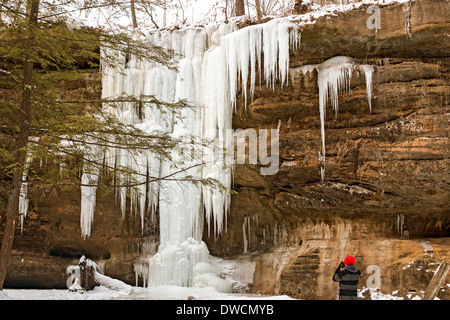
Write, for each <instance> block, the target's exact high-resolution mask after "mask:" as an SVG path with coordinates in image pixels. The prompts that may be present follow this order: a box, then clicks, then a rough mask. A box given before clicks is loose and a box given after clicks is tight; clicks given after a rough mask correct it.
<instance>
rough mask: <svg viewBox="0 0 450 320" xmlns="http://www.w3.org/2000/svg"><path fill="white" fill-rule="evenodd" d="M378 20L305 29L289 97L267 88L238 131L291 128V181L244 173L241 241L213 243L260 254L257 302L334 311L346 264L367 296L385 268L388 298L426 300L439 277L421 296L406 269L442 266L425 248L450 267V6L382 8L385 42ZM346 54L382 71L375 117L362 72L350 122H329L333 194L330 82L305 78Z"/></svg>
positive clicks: (350, 99)
mask: <svg viewBox="0 0 450 320" xmlns="http://www.w3.org/2000/svg"><path fill="white" fill-rule="evenodd" d="M366 10H367V7H363V8H360V9H358V10H353V11H350V12H346V13H338V14H337V15H336V16H332V17H322V18H320V19H319V20H318V21H317V23H316V24H314V25H312V26H310V27H306V28H305V29H304V30H303V32H302V41H301V47H300V49H298V50H296V51H294V52H292V54H291V62H290V80H291V81H290V83H289V85H288V86H287V87H284V88H282V89H281V88H279V87H278V89H276V91H275V92H273V91H272V90H270V89H267V88H266V86H265V85H262V86H261V87H259V90H257V92H256V93H255V99H254V100H253V101H252V102H250V103H249V104H248V105H247V106H246V107H245V106H243V101H242V100H241V105H240V108H239V110H238V112H237V114H236V115H235V117H234V118H233V126H234V127H235V128H243V129H246V128H255V129H261V128H277V127H279V129H280V138H279V150H280V167H279V171H278V172H277V174H275V175H271V176H260V175H259V167H257V166H250V165H245V166H244V165H237V166H236V171H235V176H234V183H235V188H236V191H237V192H238V194H237V195H234V196H233V198H232V209H231V212H232V214H231V215H230V217H229V220H228V232H227V234H226V235H225V236H224V237H223V238H222V239H221V240H219V241H216V242H215V243H213V242H211V243H208V246H209V248H210V250H211V251H212V252H213V253H215V254H218V255H230V254H231V255H233V254H238V253H241V252H243V251H244V250H245V251H247V252H248V253H252V254H251V255H250V256H251V257H252V259H253V260H254V261H256V271H255V279H254V280H255V281H254V285H253V288H252V290H253V291H254V292H258V291H260V292H264V293H268V292H278V293H286V294H289V295H292V296H294V297H297V298H304V299H334V298H336V295H337V285H336V284H333V282H332V281H331V278H332V274H333V272H334V270H335V268H336V266H337V265H338V264H339V261H341V260H343V258H345V256H346V255H354V256H356V258H357V267H359V268H360V269H361V271H362V273H363V276H362V279H361V284H360V287H361V288H362V287H367V286H368V284H367V283H366V282H367V279H369V278H370V276H371V275H372V271H371V270H372V268H371V269H369V270H368V271H367V268H368V267H369V266H371V265H375V266H378V267H379V270H380V275H381V290H382V291H383V292H392V291H394V290H397V289H400V290H401V291H402V292H401V293H402V294H405V291H407V290H412V291H415V292H418V291H420V290H425V288H426V286H427V284H428V282H429V281H430V279H431V277H430V276H425V277H423V278H421V280H420V281H419V280H418V278H417V277H416V276H414V277H413V278H414V279H415V280H417V283H415V284H413V281H412V278H411V279H409V280H408V278H409V277H410V275H407V272H409V271H408V269H403V268H404V267H405V266H406V265H408V263H409V262H412V261H414V260H416V259H425V258H427V259H425V260H427V261H428V260H429V259H428V257H429V255H430V254H431V253H430V252H427V253H426V252H425V251H424V248H423V243H424V242H423V241H426V243H429V244H430V245H431V247H433V248H434V252H433V254H434V256H433V257H434V259H435V260H436V261H442V260H443V259H448V253H447V249H448V248H449V244H450V242H449V241H448V238H446V237H448V235H449V231H450V225H449V221H450V211H449V207H448V199H449V191H448V190H449V189H448V182H449V179H448V178H449V176H448V168H449V157H448V156H449V155H448V151H449V141H448V125H449V124H448V103H449V91H448V88H449V87H448V66H449V59H448V57H449V50H448V45H447V44H446V43H445V42H446V40H445V39H446V37H447V36H446V33H447V31H448V28H449V23H448V18H446V16H448V13H449V6H448V3H445V2H442V1H415V2H414V1H413V2H411V3H407V4H403V5H393V6H387V7H382V8H381V9H380V20H381V21H380V22H381V28H380V29H378V30H376V31H375V29H372V30H371V29H369V28H368V27H367V23H366V22H367V19H368V18H369V17H370V16H371V15H370V14H369V13H367V11H366ZM340 55H344V56H348V57H352V58H355V59H359V61H360V63H364V64H370V65H372V66H373V67H374V69H375V71H374V73H373V93H372V113H370V112H369V106H368V102H367V92H366V81H365V80H366V79H365V76H364V73H362V72H360V73H359V74H358V73H357V72H356V73H354V74H353V77H352V81H351V91H350V92H349V93H344V94H341V95H340V96H339V114H338V115H337V116H335V114H334V111H333V110H332V109H331V108H328V109H327V120H326V123H325V132H326V134H325V140H326V148H327V160H326V161H327V164H326V176H325V180H324V181H323V182H322V181H321V176H320V170H319V167H320V161H319V152H320V151H321V134H320V120H319V107H318V106H319V91H318V86H317V72H314V71H313V72H310V73H307V74H304V73H303V72H302V71H301V69H302V66H304V65H309V64H318V63H322V62H323V61H325V60H326V59H328V58H331V57H334V56H340ZM303 69H304V68H303ZM275 88H277V87H276V86H275ZM272 143H275V142H274V141H272ZM405 225H406V226H405ZM403 229H406V230H407V231H408V233H409V240H406V239H405V233H404V231H402V230H403ZM406 230H405V231H406ZM406 234H407V233H406ZM430 237H432V238H435V237H437V238H438V239H429V238H430ZM441 237H442V238H441ZM424 238H428V239H426V240H424ZM400 239H402V240H400ZM282 247H283V248H284V249H281V248H282ZM270 250H274V251H273V252H272V253H267V252H268V251H270ZM261 252H264V254H261V255H258V254H257V253H261ZM436 261H434V262H435V263H436ZM430 268H431V269H430V270H434V269H435V268H436V265H433V264H431V265H430ZM433 268H434V269H433ZM405 270H406V271H405ZM423 272H424V274H426V273H425V271H423ZM369 280H371V279H369ZM399 294H400V293H399ZM443 295H444V293H443ZM447 297H448V296H447Z"/></svg>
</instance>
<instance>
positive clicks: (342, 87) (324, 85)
mask: <svg viewBox="0 0 450 320" xmlns="http://www.w3.org/2000/svg"><path fill="white" fill-rule="evenodd" d="M300 69H301V71H303V73H305V74H306V73H307V72H311V71H313V70H314V69H316V70H317V73H318V74H317V86H318V87H319V112H320V130H321V136H322V152H321V153H320V154H319V161H320V162H321V163H322V165H321V171H320V175H321V179H322V181H323V180H324V179H325V154H326V149H325V120H326V108H327V105H328V100H330V104H331V106H332V108H333V110H334V112H335V114H336V115H337V114H338V112H339V102H338V98H339V94H340V93H343V92H346V91H347V92H349V91H350V82H351V78H352V73H353V72H354V71H355V70H356V69H359V70H360V71H362V72H364V74H365V78H366V91H367V100H368V103H369V110H370V112H372V73H373V67H372V66H370V65H356V64H355V61H354V59H352V58H349V57H344V56H337V57H333V58H330V59H328V60H326V61H324V62H323V63H321V64H318V65H305V66H303V67H301V68H300Z"/></svg>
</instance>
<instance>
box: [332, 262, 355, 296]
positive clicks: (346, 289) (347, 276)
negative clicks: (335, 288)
mask: <svg viewBox="0 0 450 320" xmlns="http://www.w3.org/2000/svg"><path fill="white" fill-rule="evenodd" d="M360 277H361V271H359V270H358V269H356V267H355V266H352V265H349V266H346V267H345V268H344V269H342V270H336V272H335V273H334V275H333V281H335V282H339V300H357V293H358V282H359V278H360Z"/></svg>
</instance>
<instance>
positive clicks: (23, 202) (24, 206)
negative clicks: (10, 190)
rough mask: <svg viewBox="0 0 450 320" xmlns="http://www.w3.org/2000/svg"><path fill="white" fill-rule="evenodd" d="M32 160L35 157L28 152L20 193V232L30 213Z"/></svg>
mask: <svg viewBox="0 0 450 320" xmlns="http://www.w3.org/2000/svg"><path fill="white" fill-rule="evenodd" d="M31 161H33V157H32V155H31V154H27V157H26V162H25V167H24V171H23V174H22V185H21V186H20V195H19V216H20V232H21V233H22V232H23V221H24V219H25V218H26V217H27V213H28V205H29V199H28V182H27V181H26V180H27V179H28V171H29V169H30V164H31Z"/></svg>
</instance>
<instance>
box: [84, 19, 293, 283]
mask: <svg viewBox="0 0 450 320" xmlns="http://www.w3.org/2000/svg"><path fill="white" fill-rule="evenodd" d="M147 38H148V41H150V42H152V43H153V44H155V45H159V46H161V47H163V48H166V49H172V50H174V52H175V56H174V59H177V60H176V62H177V64H178V72H175V71H173V70H172V69H169V68H167V67H166V66H163V65H160V64H158V63H155V62H152V61H145V60H138V59H137V58H136V57H134V56H130V57H125V55H122V56H121V59H122V64H121V65H120V67H119V68H117V67H115V68H108V67H107V66H105V67H104V68H103V70H102V84H103V92H102V97H103V98H109V99H114V98H117V97H119V96H121V95H123V94H125V95H129V96H140V95H146V96H150V95H153V96H155V97H156V98H157V99H160V100H162V101H165V102H168V103H174V102H176V101H179V100H184V101H185V102H186V103H187V104H188V105H189V106H191V107H187V108H183V109H182V110H181V111H180V113H181V118H182V119H183V120H182V121H179V119H178V118H177V116H176V115H175V114H174V113H173V110H170V108H167V107H161V106H156V105H152V104H146V105H145V106H144V108H143V110H141V111H140V114H138V111H137V110H135V109H134V107H133V105H132V104H131V103H122V104H120V105H119V106H114V107H113V106H112V105H110V104H105V109H106V110H108V111H109V112H110V113H111V114H114V115H115V116H117V117H118V118H119V119H120V120H121V121H122V122H124V123H126V124H130V125H134V126H136V127H138V128H140V129H141V130H143V131H144V132H146V133H157V132H164V133H167V134H169V135H170V136H171V137H172V138H174V139H177V140H179V141H181V142H182V143H179V144H178V145H177V146H176V147H175V148H173V150H171V157H170V158H171V159H172V161H164V160H162V159H159V158H158V156H157V155H156V154H154V153H152V152H151V151H150V150H144V151H143V152H140V153H134V152H132V151H129V150H124V149H108V150H105V151H104V152H105V159H106V161H107V162H108V165H109V166H110V167H116V166H121V167H125V168H132V169H133V170H135V171H137V172H139V173H141V175H139V177H138V178H137V179H145V177H146V174H147V172H148V173H149V176H150V177H154V178H163V177H170V178H171V179H162V180H160V181H157V182H156V183H153V182H152V181H150V182H149V185H150V186H149V190H146V186H145V183H143V184H142V187H141V189H140V190H138V191H139V192H135V194H133V195H132V196H131V204H130V211H133V212H136V210H137V208H138V211H139V213H140V215H141V219H142V221H143V217H144V215H145V214H146V212H147V211H150V212H151V213H153V214H154V213H155V211H156V210H157V209H158V210H159V213H160V243H159V248H158V251H157V252H156V253H155V254H151V255H149V258H148V259H141V260H140V262H139V263H138V264H137V265H135V270H136V273H137V274H138V275H140V276H143V277H146V279H144V282H145V283H147V284H148V285H151V286H155V285H164V284H169V285H177V286H193V285H194V286H207V285H209V286H215V287H216V288H218V289H219V291H230V290H231V285H230V282H229V281H227V280H225V279H222V278H220V277H218V276H217V275H216V273H217V270H216V268H215V267H214V266H213V264H212V263H211V257H210V256H209V251H208V248H207V246H206V244H205V243H204V242H203V241H202V235H203V219H204V218H206V219H205V220H206V221H207V222H208V231H211V230H212V231H213V233H214V237H217V236H218V235H220V233H221V232H222V231H223V229H224V227H225V226H226V217H227V213H228V210H229V206H230V194H229V192H228V191H226V192H224V191H223V190H219V189H217V188H211V187H210V186H201V185H196V184H192V183H191V182H188V181H187V182H186V181H182V180H183V179H184V178H194V179H208V178H212V179H216V180H218V181H219V182H220V183H221V185H222V186H224V187H225V189H229V188H230V187H231V179H232V167H231V164H232V161H233V159H230V158H229V157H230V153H229V152H227V150H230V149H232V148H233V137H232V136H231V135H230V130H227V129H231V116H232V112H233V108H234V107H235V103H236V96H237V94H238V91H239V89H240V88H241V86H242V88H243V90H242V91H243V95H244V96H245V99H246V102H247V90H246V88H247V85H249V86H250V97H253V93H254V89H255V85H256V82H257V78H258V76H259V79H260V81H261V77H262V75H264V80H265V82H266V83H267V85H268V86H269V87H270V88H274V85H275V82H277V81H279V82H280V83H281V85H285V84H286V83H287V80H288V67H289V48H290V45H294V46H298V44H299V41H298V39H299V33H298V28H297V27H296V26H295V25H294V24H293V23H291V22H289V21H286V20H283V19H274V20H271V21H270V22H268V23H266V24H260V25H255V26H250V27H246V28H243V29H240V30H238V28H237V26H236V25H235V24H228V25H225V24H214V25H209V26H207V27H205V28H194V27H189V28H186V29H179V30H174V31H171V32H169V31H156V32H153V33H150V32H149V33H148V35H147ZM104 53H107V49H105V51H104ZM262 55H264V62H262ZM140 115H141V116H140ZM178 116H180V115H178ZM192 140H193V141H197V142H198V141H202V142H206V143H207V146H206V147H202V148H199V147H198V145H196V144H195V143H194V144H191V143H190V141H192ZM199 152H200V157H199V156H198V154H199ZM199 164H201V165H199ZM83 177H84V175H83ZM87 178H89V176H86V177H85V179H87ZM122 179H126V177H122ZM138 181H139V180H138ZM123 182H126V181H125V180H123ZM143 182H145V181H143ZM94 191H95V190H94V189H93V188H91V187H87V188H84V189H82V193H83V197H84V199H85V200H86V201H91V204H90V205H88V203H87V202H85V203H84V205H83V206H82V213H81V214H82V216H85V218H84V219H83V221H85V222H86V223H87V222H89V221H90V223H91V222H92V217H93V216H92V215H91V213H92V212H93V210H91V209H92V208H93V207H94V205H95V197H93V195H94ZM118 199H119V202H120V204H121V208H122V214H125V212H126V211H127V210H126V207H125V206H126V203H127V201H126V200H127V198H126V190H125V188H119V189H118ZM146 203H148V207H147V208H146V207H145V204H146ZM89 231H90V228H89V227H88V226H87V225H86V226H85V227H84V228H83V232H85V234H84V235H89Z"/></svg>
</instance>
